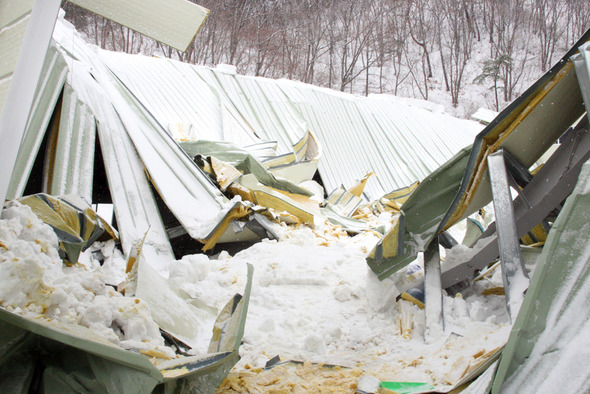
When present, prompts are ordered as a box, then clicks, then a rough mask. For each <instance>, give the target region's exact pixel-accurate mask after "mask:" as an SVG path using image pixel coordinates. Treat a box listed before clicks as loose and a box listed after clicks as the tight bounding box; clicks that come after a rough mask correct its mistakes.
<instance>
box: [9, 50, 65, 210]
mask: <svg viewBox="0 0 590 394" xmlns="http://www.w3.org/2000/svg"><path fill="white" fill-rule="evenodd" d="M67 72H68V69H67V67H66V64H65V60H64V59H63V58H62V56H61V55H60V54H59V52H58V51H57V50H56V49H55V47H54V46H52V47H50V48H49V51H48V53H47V58H46V59H45V63H44V65H43V74H42V75H41V78H40V79H39V86H42V87H43V88H42V89H38V91H37V95H36V97H35V100H34V101H33V109H32V110H31V116H30V118H29V122H28V123H27V128H26V132H25V135H24V136H23V140H22V142H21V144H20V148H19V151H18V156H17V158H16V163H15V165H14V171H13V172H12V178H11V180H10V185H9V188H8V192H7V193H6V198H8V199H13V198H18V197H21V196H22V195H23V193H24V190H25V187H26V185H27V181H28V179H29V175H30V174H31V170H32V168H33V164H34V163H35V159H36V157H37V154H38V152H39V147H40V146H41V143H42V142H43V136H44V135H45V131H46V130H47V127H48V125H49V121H50V120H51V116H52V114H53V111H54V108H55V105H56V103H57V100H58V98H59V95H60V94H61V91H62V88H63V85H64V81H65V79H66V74H67Z"/></svg>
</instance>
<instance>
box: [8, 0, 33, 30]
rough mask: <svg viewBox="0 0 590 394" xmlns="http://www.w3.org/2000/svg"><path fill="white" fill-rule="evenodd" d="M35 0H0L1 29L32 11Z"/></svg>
mask: <svg viewBox="0 0 590 394" xmlns="http://www.w3.org/2000/svg"><path fill="white" fill-rule="evenodd" d="M33 3H34V0H17V1H14V0H0V29H1V28H3V27H6V26H8V25H9V24H11V23H14V22H16V21H17V20H19V19H21V18H22V17H23V16H25V15H28V14H30V13H31V10H32V9H33Z"/></svg>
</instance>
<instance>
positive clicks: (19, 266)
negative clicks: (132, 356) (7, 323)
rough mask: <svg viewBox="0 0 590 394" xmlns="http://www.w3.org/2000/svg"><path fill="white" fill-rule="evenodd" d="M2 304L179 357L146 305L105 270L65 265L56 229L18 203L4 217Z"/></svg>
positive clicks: (0, 231)
mask: <svg viewBox="0 0 590 394" xmlns="http://www.w3.org/2000/svg"><path fill="white" fill-rule="evenodd" d="M93 265H94V264H93ZM0 305H1V306H2V307H3V308H4V309H6V310H8V311H11V312H13V313H16V314H19V315H22V316H25V317H29V318H38V317H43V318H45V319H47V320H48V321H56V322H59V323H65V324H79V325H82V326H85V327H88V328H89V329H91V330H92V331H94V332H96V333H97V334H98V335H100V336H102V337H104V338H105V339H108V340H109V341H111V342H113V343H114V344H117V345H119V346H121V347H123V348H125V349H135V350H139V351H148V350H157V351H159V352H162V353H163V354H165V355H167V356H168V357H173V356H174V352H172V351H171V349H169V348H167V347H165V345H164V339H163V338H162V336H161V335H160V332H159V328H158V326H157V325H156V324H155V323H154V321H153V320H152V318H151V315H150V310H149V306H148V305H147V304H146V303H145V302H143V301H142V300H140V299H139V298H130V297H124V296H123V295H121V294H120V293H118V292H117V291H115V289H114V288H113V287H111V286H108V285H106V284H105V280H104V275H103V273H102V271H101V269H100V266H99V269H97V270H92V269H91V268H89V267H88V266H86V265H83V264H80V263H79V264H76V265H74V266H72V267H68V266H65V265H64V264H63V262H62V260H61V259H60V257H59V255H58V240H57V236H56V235H55V233H54V232H53V230H52V229H51V227H49V226H48V225H46V224H44V223H43V222H42V221H41V220H39V219H38V218H37V216H36V215H35V214H34V213H33V212H32V211H31V209H30V208H29V207H28V206H26V205H22V204H20V203H18V202H15V201H14V202H10V203H9V204H8V205H7V206H6V207H5V208H4V210H3V211H2V215H1V217H0Z"/></svg>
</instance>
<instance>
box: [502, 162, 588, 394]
mask: <svg viewBox="0 0 590 394" xmlns="http://www.w3.org/2000/svg"><path fill="white" fill-rule="evenodd" d="M588 297H590V162H587V163H586V164H584V166H583V168H582V172H581V173H580V176H579V180H578V184H577V185H576V188H575V190H574V191H573V193H572V194H571V196H570V197H569V198H568V199H567V200H566V203H565V205H564V208H563V209H562V211H561V213H560V215H559V216H558V218H557V220H556V221H555V223H554V225H553V228H552V229H551V231H550V232H549V236H548V239H547V243H546V244H545V247H544V249H543V253H542V254H541V257H540V258H539V262H538V266H537V268H536V270H535V273H534V275H533V278H532V280H531V283H530V286H529V289H528V291H527V294H526V297H525V299H524V302H523V304H522V307H521V309H520V312H519V314H518V317H517V319H516V321H515V323H514V327H513V328H512V332H511V333H510V338H509V339H508V343H507V344H506V347H505V349H504V353H503V355H502V359H501V361H500V365H499V367H498V372H497V374H496V378H495V380H494V386H493V392H494V393H500V392H515V391H520V390H519V388H520V389H526V391H527V392H540V391H543V390H544V391H545V392H563V393H575V392H584V391H587V389H588V387H590V370H588V368H587V367H586V361H585V360H587V359H588V357H590V352H589V351H588V350H587V349H588V347H587V346H586V345H585V344H586V343H587V333H588V328H589V327H588V322H589V321H590V308H588ZM571 346H574V347H575V350H574V349H572V348H571ZM508 387H510V388H508ZM517 387H518V388H517Z"/></svg>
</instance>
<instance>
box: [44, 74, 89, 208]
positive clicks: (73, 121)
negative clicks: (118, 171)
mask: <svg viewBox="0 0 590 394" xmlns="http://www.w3.org/2000/svg"><path fill="white" fill-rule="evenodd" d="M95 136H96V121H95V118H94V116H93V114H92V112H91V110H90V108H89V107H88V106H87V105H86V104H84V103H83V102H81V101H80V100H78V94H77V93H76V92H75V91H73V89H72V87H71V86H70V85H69V84H66V85H65V86H64V92H63V100H62V105H61V115H60V122H59V132H58V135H57V143H56V145H55V147H54V148H53V147H52V150H51V152H52V155H51V156H52V157H54V158H55V161H54V163H53V166H52V170H53V172H52V174H49V177H48V180H50V185H49V187H48V188H47V192H48V193H49V194H52V195H62V194H77V195H79V196H81V197H84V198H85V199H86V201H88V203H91V202H92V184H93V179H94V146H95ZM53 149H54V150H53Z"/></svg>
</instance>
